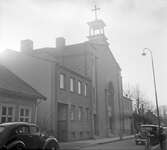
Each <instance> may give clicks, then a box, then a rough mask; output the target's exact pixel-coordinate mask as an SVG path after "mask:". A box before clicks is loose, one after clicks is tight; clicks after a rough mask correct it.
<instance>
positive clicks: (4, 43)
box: [0, 39, 18, 53]
mask: <svg viewBox="0 0 167 150" xmlns="http://www.w3.org/2000/svg"><path fill="white" fill-rule="evenodd" d="M6 49H13V50H17V49H18V44H17V42H16V41H14V40H13V41H12V40H11V39H8V40H3V39H2V40H0V53H1V52H3V51H4V50H6Z"/></svg>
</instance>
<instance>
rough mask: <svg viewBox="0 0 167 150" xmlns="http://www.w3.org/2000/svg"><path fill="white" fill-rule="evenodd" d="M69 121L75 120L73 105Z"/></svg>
mask: <svg viewBox="0 0 167 150" xmlns="http://www.w3.org/2000/svg"><path fill="white" fill-rule="evenodd" d="M70 118H71V120H75V105H71V115H70Z"/></svg>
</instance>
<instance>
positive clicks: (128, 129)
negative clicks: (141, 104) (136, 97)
mask: <svg viewBox="0 0 167 150" xmlns="http://www.w3.org/2000/svg"><path fill="white" fill-rule="evenodd" d="M122 112H123V114H122V130H123V133H124V134H131V133H132V131H133V120H132V119H133V117H132V115H133V109H132V100H131V99H130V98H127V97H125V96H123V99H122Z"/></svg>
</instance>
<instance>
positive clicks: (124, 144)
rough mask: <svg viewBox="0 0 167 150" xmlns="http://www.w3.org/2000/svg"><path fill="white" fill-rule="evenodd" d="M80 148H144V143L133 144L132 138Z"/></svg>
mask: <svg viewBox="0 0 167 150" xmlns="http://www.w3.org/2000/svg"><path fill="white" fill-rule="evenodd" d="M81 150H144V145H135V143H134V139H130V140H124V141H119V142H113V143H107V144H101V145H96V146H92V147H87V148H83V149H81Z"/></svg>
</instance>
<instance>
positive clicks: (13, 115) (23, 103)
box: [0, 64, 46, 123]
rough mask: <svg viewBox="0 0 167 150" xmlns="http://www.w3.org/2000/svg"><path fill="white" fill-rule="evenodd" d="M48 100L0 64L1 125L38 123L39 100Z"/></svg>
mask: <svg viewBox="0 0 167 150" xmlns="http://www.w3.org/2000/svg"><path fill="white" fill-rule="evenodd" d="M45 99H46V98H45V97H44V96H43V95H41V94H40V93H39V92H37V91H36V90H35V89H33V88H32V87H31V86H30V85H28V84H27V83H26V82H24V81H23V80H22V79H20V78H19V77H17V76H16V75H15V74H14V73H12V72H11V71H9V70H8V69H7V68H6V67H5V66H3V65H1V64H0V123H4V122H12V121H24V122H36V119H37V118H36V117H37V105H38V101H39V100H45Z"/></svg>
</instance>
